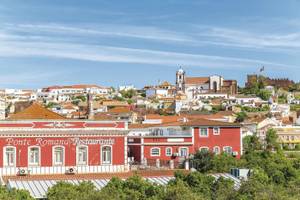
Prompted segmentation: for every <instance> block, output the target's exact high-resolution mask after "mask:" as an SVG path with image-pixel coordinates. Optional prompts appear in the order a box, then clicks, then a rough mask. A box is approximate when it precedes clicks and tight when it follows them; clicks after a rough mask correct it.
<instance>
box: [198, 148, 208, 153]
mask: <svg viewBox="0 0 300 200" xmlns="http://www.w3.org/2000/svg"><path fill="white" fill-rule="evenodd" d="M199 150H200V151H202V152H204V151H206V152H207V151H209V148H208V147H200V148H199Z"/></svg>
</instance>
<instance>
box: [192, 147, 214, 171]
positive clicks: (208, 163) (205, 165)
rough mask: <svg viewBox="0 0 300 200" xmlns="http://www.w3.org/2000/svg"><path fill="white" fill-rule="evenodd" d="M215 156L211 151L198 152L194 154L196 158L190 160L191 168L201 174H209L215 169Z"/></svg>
mask: <svg viewBox="0 0 300 200" xmlns="http://www.w3.org/2000/svg"><path fill="white" fill-rule="evenodd" d="M213 156H214V155H213V153H212V152H209V151H197V152H196V154H194V157H193V158H192V159H191V160H190V163H191V166H192V167H193V168H195V169H197V170H198V171H199V172H202V173H205V172H208V171H210V170H211V169H212V168H213V165H212V159H213Z"/></svg>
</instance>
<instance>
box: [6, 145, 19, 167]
mask: <svg viewBox="0 0 300 200" xmlns="http://www.w3.org/2000/svg"><path fill="white" fill-rule="evenodd" d="M8 148H13V149H14V157H13V159H14V164H13V165H9V164H8V163H7V162H6V161H7V157H6V149H8ZM16 162H17V148H16V147H14V146H4V147H3V166H4V167H16Z"/></svg>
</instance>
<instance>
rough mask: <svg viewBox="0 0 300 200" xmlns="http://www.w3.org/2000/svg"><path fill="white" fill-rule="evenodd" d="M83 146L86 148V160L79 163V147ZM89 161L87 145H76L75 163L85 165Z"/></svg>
mask: <svg viewBox="0 0 300 200" xmlns="http://www.w3.org/2000/svg"><path fill="white" fill-rule="evenodd" d="M81 147H85V148H86V162H85V163H80V162H79V148H81ZM88 163H89V147H88V146H87V145H79V146H77V147H76V165H79V166H86V165H88Z"/></svg>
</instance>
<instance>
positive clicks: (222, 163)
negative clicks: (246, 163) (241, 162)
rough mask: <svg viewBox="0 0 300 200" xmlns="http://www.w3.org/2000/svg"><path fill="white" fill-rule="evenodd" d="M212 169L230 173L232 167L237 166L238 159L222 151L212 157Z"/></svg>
mask: <svg viewBox="0 0 300 200" xmlns="http://www.w3.org/2000/svg"><path fill="white" fill-rule="evenodd" d="M212 165H213V167H212V170H213V171H214V172H226V173H228V172H229V171H230V169H231V168H235V167H237V159H236V158H235V157H233V156H232V155H228V154H226V153H222V154H220V155H215V156H214V157H213V159H212Z"/></svg>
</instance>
